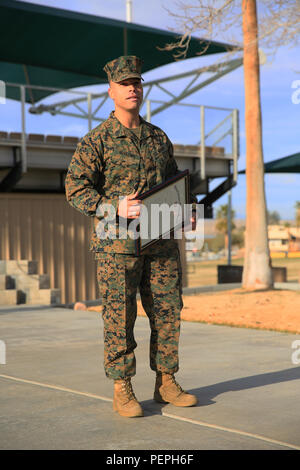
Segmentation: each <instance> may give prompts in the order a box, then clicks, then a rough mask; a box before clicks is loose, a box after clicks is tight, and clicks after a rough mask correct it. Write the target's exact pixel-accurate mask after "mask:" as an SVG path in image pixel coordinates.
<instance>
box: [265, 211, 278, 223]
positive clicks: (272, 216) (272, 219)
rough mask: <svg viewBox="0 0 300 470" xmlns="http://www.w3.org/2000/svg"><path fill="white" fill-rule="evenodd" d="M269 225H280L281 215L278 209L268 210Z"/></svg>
mask: <svg viewBox="0 0 300 470" xmlns="http://www.w3.org/2000/svg"><path fill="white" fill-rule="evenodd" d="M267 220H268V225H278V224H279V223H280V215H279V214H278V212H277V211H268V215H267Z"/></svg>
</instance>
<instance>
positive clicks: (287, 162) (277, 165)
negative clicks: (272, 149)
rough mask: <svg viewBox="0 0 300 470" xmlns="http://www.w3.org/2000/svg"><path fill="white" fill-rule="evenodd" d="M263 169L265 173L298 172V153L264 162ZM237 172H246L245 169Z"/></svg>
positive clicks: (299, 159) (299, 154)
mask: <svg viewBox="0 0 300 470" xmlns="http://www.w3.org/2000/svg"><path fill="white" fill-rule="evenodd" d="M264 171H265V173H300V153H294V154H292V155H289V156H287V157H283V158H278V159H277V160H272V161H271V162H268V163H265V164H264ZM239 173H240V174H243V173H246V170H241V171H239Z"/></svg>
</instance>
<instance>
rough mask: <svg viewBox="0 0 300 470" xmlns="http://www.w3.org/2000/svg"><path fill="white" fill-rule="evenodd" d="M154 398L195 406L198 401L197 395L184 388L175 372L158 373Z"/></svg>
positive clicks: (160, 401) (164, 401) (159, 401)
mask: <svg viewBox="0 0 300 470" xmlns="http://www.w3.org/2000/svg"><path fill="white" fill-rule="evenodd" d="M153 398H154V400H155V401H157V402H158V403H172V405H175V406H194V405H196V404H197V402H198V400H197V397H196V396H195V395H191V394H190V393H186V392H185V391H184V390H182V388H181V387H180V385H179V384H178V383H177V382H176V380H175V378H174V375H173V374H157V375H156V383H155V390H154V397H153Z"/></svg>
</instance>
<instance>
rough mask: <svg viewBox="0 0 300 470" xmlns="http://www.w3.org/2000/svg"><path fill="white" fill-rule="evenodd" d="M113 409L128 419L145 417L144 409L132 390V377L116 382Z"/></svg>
mask: <svg viewBox="0 0 300 470" xmlns="http://www.w3.org/2000/svg"><path fill="white" fill-rule="evenodd" d="M113 409H114V411H117V412H118V413H119V415H121V416H126V417H127V418H135V417H137V416H144V413H143V410H142V407H141V405H140V404H139V402H138V401H137V399H136V397H135V394H134V392H133V390H132V384H131V380H130V377H127V378H125V379H120V380H115V383H114V400H113Z"/></svg>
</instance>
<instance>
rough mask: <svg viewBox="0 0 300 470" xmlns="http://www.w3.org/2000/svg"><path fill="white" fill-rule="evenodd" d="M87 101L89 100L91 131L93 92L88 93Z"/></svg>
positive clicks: (90, 128) (90, 125)
mask: <svg viewBox="0 0 300 470" xmlns="http://www.w3.org/2000/svg"><path fill="white" fill-rule="evenodd" d="M87 102H88V125H89V131H91V130H92V94H91V93H88V95H87Z"/></svg>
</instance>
